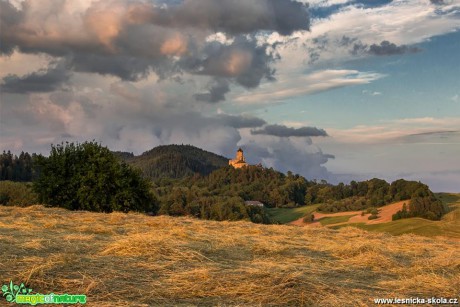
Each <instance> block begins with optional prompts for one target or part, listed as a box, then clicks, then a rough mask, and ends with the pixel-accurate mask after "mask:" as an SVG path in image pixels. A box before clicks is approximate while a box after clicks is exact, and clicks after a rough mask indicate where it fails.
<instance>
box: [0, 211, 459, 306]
mask: <svg viewBox="0 0 460 307" xmlns="http://www.w3.org/2000/svg"><path fill="white" fill-rule="evenodd" d="M0 213H1V214H0V276H1V278H2V279H3V280H1V282H2V283H6V282H9V280H10V279H11V280H13V281H15V282H18V283H19V282H25V283H27V285H28V286H29V287H30V288H33V289H34V292H40V293H50V292H54V293H58V294H59V293H69V294H70V293H73V294H86V295H87V296H88V304H87V305H86V306H196V305H200V306H219V305H220V306H265V305H267V306H311V305H314V306H366V305H372V299H373V298H377V297H413V296H430V297H431V296H436V297H456V296H458V289H459V285H460V275H459V274H458V270H459V268H460V257H459V256H458V255H459V254H460V246H459V244H458V241H450V240H449V239H442V238H437V239H430V238H426V237H420V236H415V235H402V236H397V237H394V236H391V235H388V234H384V233H368V232H364V231H362V230H360V229H357V228H352V227H347V228H342V229H340V230H338V231H336V230H332V229H328V228H325V227H324V228H323V227H320V228H313V227H295V226H288V225H258V224H252V223H249V222H243V221H239V222H215V221H201V220H195V219H192V218H188V217H180V218H173V217H167V216H159V217H150V216H145V215H141V214H137V213H129V214H122V213H112V214H100V213H89V212H71V211H67V210H63V209H55V208H45V207H42V206H33V207H29V208H18V207H3V206H0ZM46 225H47V226H48V227H45V226H46ZM0 299H2V298H1V297H0Z"/></svg>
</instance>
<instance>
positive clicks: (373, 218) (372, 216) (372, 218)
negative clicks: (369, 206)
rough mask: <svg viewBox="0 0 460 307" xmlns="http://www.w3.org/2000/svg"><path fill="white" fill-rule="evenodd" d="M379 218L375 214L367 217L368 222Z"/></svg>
mask: <svg viewBox="0 0 460 307" xmlns="http://www.w3.org/2000/svg"><path fill="white" fill-rule="evenodd" d="M378 218H379V216H378V215H377V214H371V215H369V217H368V218H367V219H368V220H375V219H378Z"/></svg>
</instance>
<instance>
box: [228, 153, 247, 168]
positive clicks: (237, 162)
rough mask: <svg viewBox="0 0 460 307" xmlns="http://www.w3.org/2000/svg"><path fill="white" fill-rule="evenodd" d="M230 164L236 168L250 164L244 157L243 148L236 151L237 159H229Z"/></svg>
mask: <svg viewBox="0 0 460 307" xmlns="http://www.w3.org/2000/svg"><path fill="white" fill-rule="evenodd" d="M228 165H231V166H233V167H234V168H242V167H243V166H248V164H247V163H246V160H245V159H244V154H243V150H242V149H241V148H239V149H238V151H237V152H236V157H235V159H233V160H230V161H228Z"/></svg>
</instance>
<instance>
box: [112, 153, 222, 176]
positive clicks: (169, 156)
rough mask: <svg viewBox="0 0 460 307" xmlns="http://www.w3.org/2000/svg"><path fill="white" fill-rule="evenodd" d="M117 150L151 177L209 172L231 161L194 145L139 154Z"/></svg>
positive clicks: (122, 156) (123, 158)
mask: <svg viewBox="0 0 460 307" xmlns="http://www.w3.org/2000/svg"><path fill="white" fill-rule="evenodd" d="M114 154H115V155H116V156H117V157H119V158H121V159H122V160H124V161H125V162H127V163H128V164H130V165H132V166H134V167H136V168H139V169H140V170H141V171H142V173H143V175H144V176H145V177H147V178H149V179H152V180H155V179H159V178H165V177H166V178H183V177H186V176H193V175H194V174H197V173H198V174H200V175H208V174H210V173H211V172H212V171H214V170H216V169H219V168H221V167H224V166H227V165H228V160H229V159H228V158H226V157H223V156H220V155H217V154H215V153H212V152H209V151H205V150H203V149H200V148H198V147H195V146H191V145H163V146H158V147H155V148H153V149H151V150H149V151H146V152H144V153H143V154H141V155H139V156H135V155H133V154H131V153H126V152H114Z"/></svg>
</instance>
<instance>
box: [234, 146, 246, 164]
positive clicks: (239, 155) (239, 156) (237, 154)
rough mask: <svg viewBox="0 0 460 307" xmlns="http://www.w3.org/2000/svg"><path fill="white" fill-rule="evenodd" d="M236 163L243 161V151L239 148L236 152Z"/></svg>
mask: <svg viewBox="0 0 460 307" xmlns="http://www.w3.org/2000/svg"><path fill="white" fill-rule="evenodd" d="M235 160H238V161H243V162H245V161H244V154H243V149H241V148H239V149H238V151H237V152H236V159H235Z"/></svg>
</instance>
